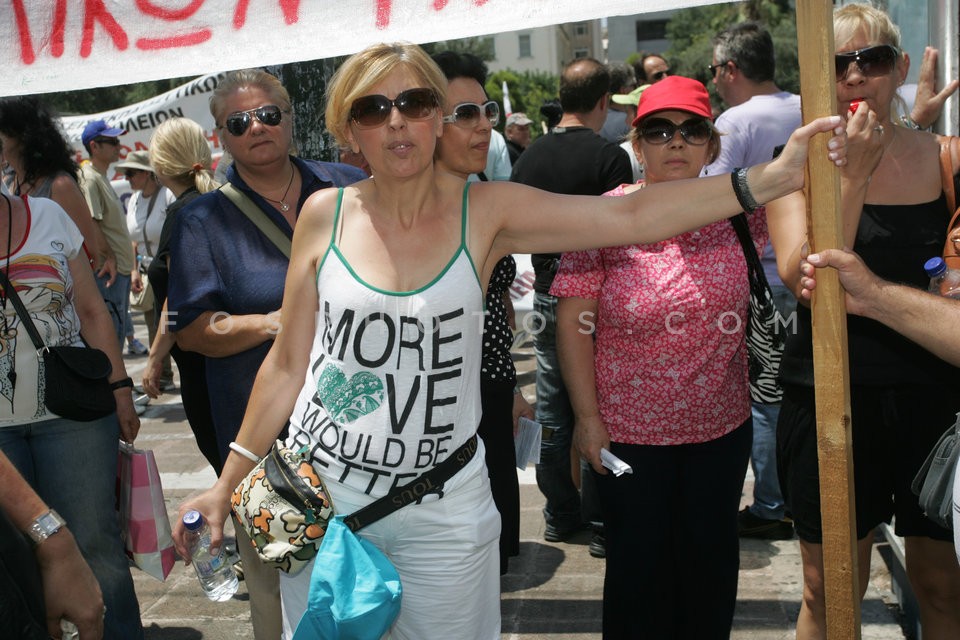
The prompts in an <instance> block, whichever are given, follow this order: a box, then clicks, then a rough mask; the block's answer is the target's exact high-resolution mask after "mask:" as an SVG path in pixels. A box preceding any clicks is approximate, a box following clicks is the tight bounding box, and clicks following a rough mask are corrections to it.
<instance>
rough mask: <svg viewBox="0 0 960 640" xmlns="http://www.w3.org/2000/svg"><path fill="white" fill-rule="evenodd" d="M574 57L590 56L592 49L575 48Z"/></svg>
mask: <svg viewBox="0 0 960 640" xmlns="http://www.w3.org/2000/svg"><path fill="white" fill-rule="evenodd" d="M573 57H574V58H589V57H590V50H589V49H574V50H573Z"/></svg>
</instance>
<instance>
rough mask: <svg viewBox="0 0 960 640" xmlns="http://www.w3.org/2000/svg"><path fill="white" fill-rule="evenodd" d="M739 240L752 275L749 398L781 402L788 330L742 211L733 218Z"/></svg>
mask: <svg viewBox="0 0 960 640" xmlns="http://www.w3.org/2000/svg"><path fill="white" fill-rule="evenodd" d="M730 223H731V224H732V225H733V229H734V231H736V232H737V239H739V240H740V245H741V246H742V247H743V254H744V256H746V258H747V272H748V275H749V278H750V318H749V319H748V320H747V331H746V333H747V351H748V352H749V365H748V366H749V370H750V398H751V399H752V400H753V401H754V402H756V403H759V404H778V403H779V402H780V400H781V399H782V398H783V388H782V387H781V386H780V381H779V379H778V378H779V375H780V360H781V358H782V357H783V347H784V345H785V344H786V341H787V338H786V332H785V331H782V330H780V329H781V328H782V324H781V327H778V326H777V316H778V313H777V308H776V306H775V305H774V304H773V293H772V292H771V291H770V285H769V284H768V283H767V276H766V275H765V274H764V273H763V265H761V264H760V257H759V256H758V255H757V248H756V247H755V246H754V244H753V239H752V238H751V237H750V227H749V225H748V224H747V216H746V214H744V213H740V214H738V215H736V216H734V217H732V218H730Z"/></svg>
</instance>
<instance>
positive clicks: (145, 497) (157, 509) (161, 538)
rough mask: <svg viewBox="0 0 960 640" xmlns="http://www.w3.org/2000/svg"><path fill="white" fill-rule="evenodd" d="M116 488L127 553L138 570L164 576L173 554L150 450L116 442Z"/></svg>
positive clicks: (156, 576) (166, 573)
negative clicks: (117, 449) (117, 450)
mask: <svg viewBox="0 0 960 640" xmlns="http://www.w3.org/2000/svg"><path fill="white" fill-rule="evenodd" d="M117 491H118V493H117V497H118V506H119V509H120V533H121V535H122V536H123V542H124V548H125V549H126V551H127V556H129V557H130V559H131V560H133V563H134V564H135V565H136V566H137V567H139V568H140V569H141V570H143V571H145V572H147V573H149V574H150V575H151V576H153V577H154V578H157V579H158V580H165V579H166V578H167V576H168V575H170V571H171V570H172V569H173V565H174V564H176V561H177V554H176V551H175V550H174V548H173V536H172V535H171V532H170V520H169V518H168V517H167V506H166V504H165V503H164V501H163V487H162V486H160V471H159V470H158V469H157V461H156V459H155V458H154V457H153V451H150V450H143V451H141V450H140V449H136V448H134V446H133V445H132V444H129V443H127V442H123V441H121V442H120V458H119V460H118V464H117Z"/></svg>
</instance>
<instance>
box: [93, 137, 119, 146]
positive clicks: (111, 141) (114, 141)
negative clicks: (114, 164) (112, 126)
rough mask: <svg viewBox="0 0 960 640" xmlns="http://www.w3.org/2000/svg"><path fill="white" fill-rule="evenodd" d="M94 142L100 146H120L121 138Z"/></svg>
mask: <svg viewBox="0 0 960 640" xmlns="http://www.w3.org/2000/svg"><path fill="white" fill-rule="evenodd" d="M93 141H94V142H98V143H100V144H109V145H110V146H112V147H115V146H117V145H118V144H120V138H94V139H93Z"/></svg>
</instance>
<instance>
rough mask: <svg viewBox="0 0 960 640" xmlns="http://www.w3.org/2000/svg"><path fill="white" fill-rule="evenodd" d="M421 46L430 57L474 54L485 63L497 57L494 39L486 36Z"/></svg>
mask: <svg viewBox="0 0 960 640" xmlns="http://www.w3.org/2000/svg"><path fill="white" fill-rule="evenodd" d="M421 46H422V47H423V49H424V51H426V52H427V53H429V54H430V55H433V54H435V53H440V52H441V51H456V52H457V53H472V54H473V55H475V56H477V57H478V58H480V59H481V60H483V61H484V62H489V61H490V60H493V59H494V58H496V57H497V56H496V52H495V51H494V48H493V38H490V37H486V36H481V37H477V38H462V39H460V40H441V41H440V42H428V43H427V44H424V45H421Z"/></svg>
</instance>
